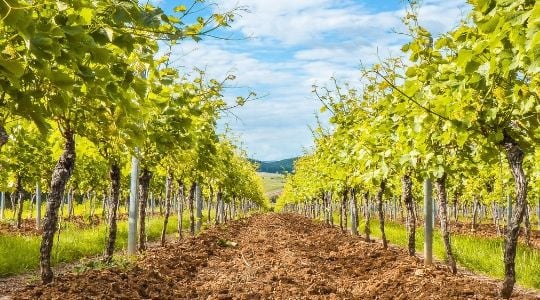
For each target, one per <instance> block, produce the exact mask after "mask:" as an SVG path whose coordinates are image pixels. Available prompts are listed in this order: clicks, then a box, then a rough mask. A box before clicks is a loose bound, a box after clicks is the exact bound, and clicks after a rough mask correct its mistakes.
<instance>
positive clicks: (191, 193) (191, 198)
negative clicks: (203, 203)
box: [189, 182, 197, 236]
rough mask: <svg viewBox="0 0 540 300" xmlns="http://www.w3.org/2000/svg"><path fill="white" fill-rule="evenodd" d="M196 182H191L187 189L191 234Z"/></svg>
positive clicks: (193, 223)
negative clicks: (189, 187)
mask: <svg viewBox="0 0 540 300" xmlns="http://www.w3.org/2000/svg"><path fill="white" fill-rule="evenodd" d="M196 188H197V184H196V183H195V182H194V183H192V184H191V189H190V190H189V232H190V233H191V235H192V236H193V235H195V211H194V204H195V189H196Z"/></svg>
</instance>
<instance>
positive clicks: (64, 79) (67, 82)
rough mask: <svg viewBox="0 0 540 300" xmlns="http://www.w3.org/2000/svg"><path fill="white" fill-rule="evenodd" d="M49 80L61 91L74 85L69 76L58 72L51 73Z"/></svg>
mask: <svg viewBox="0 0 540 300" xmlns="http://www.w3.org/2000/svg"><path fill="white" fill-rule="evenodd" d="M49 79H50V80H51V82H52V83H53V84H54V85H56V86H57V87H59V88H63V89H69V88H72V87H73V84H75V80H73V79H72V78H71V77H70V76H69V75H67V74H65V73H63V72H60V71H52V72H51V75H50V77H49Z"/></svg>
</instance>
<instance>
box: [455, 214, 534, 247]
mask: <svg viewBox="0 0 540 300" xmlns="http://www.w3.org/2000/svg"><path fill="white" fill-rule="evenodd" d="M533 227H534V225H533ZM450 230H451V231H452V232H453V233H458V234H465V235H474V236H483V237H489V238H497V237H504V234H505V232H504V231H505V227H504V226H500V233H501V234H499V232H497V227H496V226H495V225H494V224H493V223H490V224H485V223H482V224H478V225H477V226H476V230H475V231H473V230H472V226H471V224H470V223H462V222H454V221H453V222H451V224H450ZM519 242H521V243H523V244H525V232H524V228H523V227H522V228H520V230H519ZM529 242H530V246H531V247H533V248H536V249H540V231H538V230H534V229H531V237H530V241H529Z"/></svg>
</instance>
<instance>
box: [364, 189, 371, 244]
mask: <svg viewBox="0 0 540 300" xmlns="http://www.w3.org/2000/svg"><path fill="white" fill-rule="evenodd" d="M364 205H365V209H364V233H365V234H366V242H368V243H369V242H371V238H370V234H371V228H370V225H369V223H370V219H371V212H370V210H369V192H365V193H364Z"/></svg>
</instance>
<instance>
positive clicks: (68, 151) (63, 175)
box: [39, 130, 75, 283]
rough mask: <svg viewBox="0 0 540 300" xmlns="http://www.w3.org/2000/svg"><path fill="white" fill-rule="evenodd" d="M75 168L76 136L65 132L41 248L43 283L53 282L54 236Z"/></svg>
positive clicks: (54, 175)
mask: <svg viewBox="0 0 540 300" xmlns="http://www.w3.org/2000/svg"><path fill="white" fill-rule="evenodd" d="M74 167H75V136H74V134H73V132H71V131H69V130H67V131H66V132H64V151H63V152H62V155H61V156H60V159H59V160H58V162H57V163H56V166H55V167H54V170H53V174H52V178H51V189H50V193H49V196H48V197H47V211H46V212H45V219H44V221H43V238H42V240H41V246H40V250H39V252H40V268H41V280H42V281H43V283H50V282H51V281H52V280H53V272H52V269H51V251H52V247H53V241H54V234H55V232H56V226H57V224H58V209H59V208H60V204H61V202H62V197H63V195H64V191H65V189H66V184H67V182H68V180H69V178H70V177H71V174H72V172H73V168H74Z"/></svg>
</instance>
